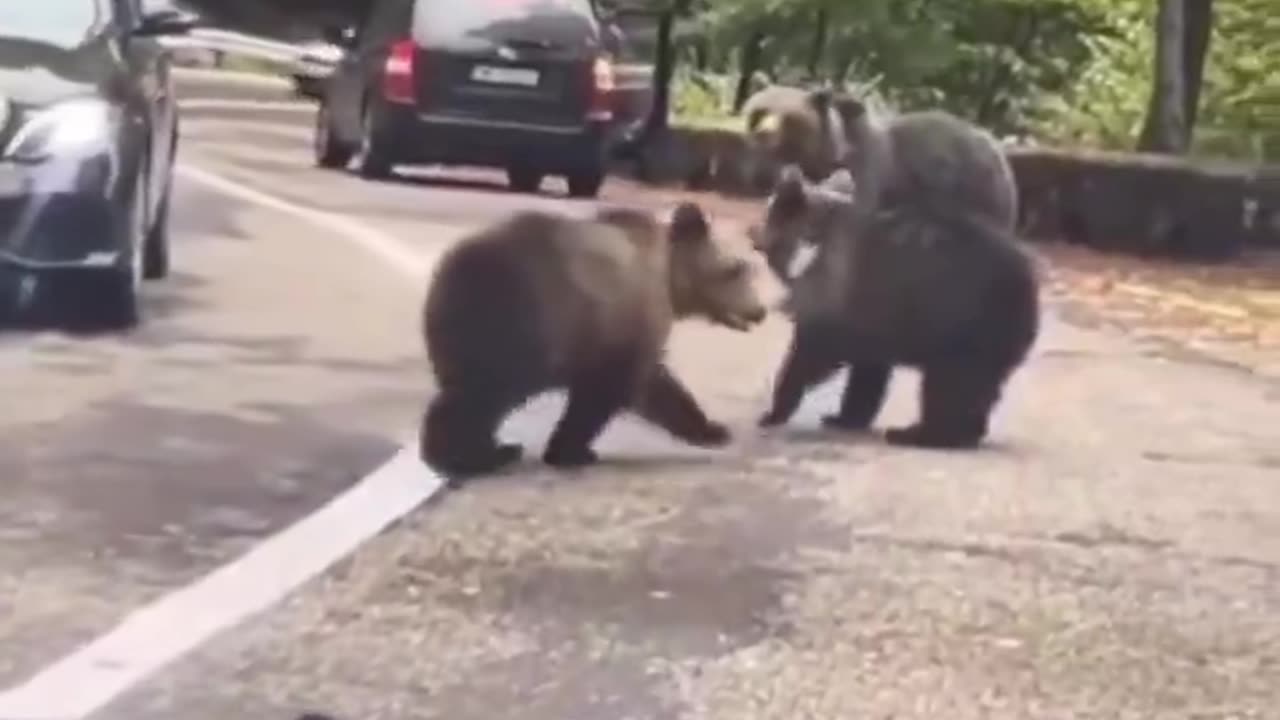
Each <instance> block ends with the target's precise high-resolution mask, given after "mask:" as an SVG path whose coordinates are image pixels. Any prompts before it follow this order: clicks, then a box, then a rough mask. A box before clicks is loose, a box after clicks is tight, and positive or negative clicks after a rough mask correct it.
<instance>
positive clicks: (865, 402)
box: [822, 363, 893, 432]
mask: <svg viewBox="0 0 1280 720" xmlns="http://www.w3.org/2000/svg"><path fill="white" fill-rule="evenodd" d="M892 375H893V366H892V365H879V364H869V363H856V364H853V365H850V366H849V377H848V379H846V380H845V384H844V394H843V395H841V397H840V411H839V412H837V413H835V414H833V415H826V416H824V417H823V418H822V424H823V425H824V426H826V427H828V428H830V429H832V430H846V431H849V432H859V431H863V430H866V429H867V428H869V427H871V423H872V421H873V420H875V418H876V415H878V414H879V413H880V408H881V407H882V406H883V405H884V396H885V393H886V392H887V391H888V389H889V378H890V377H891V376H892Z"/></svg>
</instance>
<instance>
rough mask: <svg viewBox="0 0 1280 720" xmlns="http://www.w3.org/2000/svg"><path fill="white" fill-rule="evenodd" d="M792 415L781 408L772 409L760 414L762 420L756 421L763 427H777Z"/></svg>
mask: <svg viewBox="0 0 1280 720" xmlns="http://www.w3.org/2000/svg"><path fill="white" fill-rule="evenodd" d="M789 418H790V415H789V414H787V413H784V412H781V411H779V410H770V411H769V412H767V413H765V414H764V415H761V416H760V420H759V421H758V422H757V423H756V424H757V425H759V426H760V427H762V428H769V427H777V426H779V425H781V424H783V423H785V422H786V421H787V420H788V419H789Z"/></svg>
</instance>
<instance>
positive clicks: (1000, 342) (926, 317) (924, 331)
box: [760, 172, 1040, 448]
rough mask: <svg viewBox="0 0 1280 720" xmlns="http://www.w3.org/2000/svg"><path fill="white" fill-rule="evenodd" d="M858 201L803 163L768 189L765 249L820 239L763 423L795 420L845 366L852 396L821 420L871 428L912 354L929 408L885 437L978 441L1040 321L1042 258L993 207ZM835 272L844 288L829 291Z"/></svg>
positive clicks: (908, 441) (795, 291) (798, 292)
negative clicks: (864, 207) (809, 396)
mask: <svg viewBox="0 0 1280 720" xmlns="http://www.w3.org/2000/svg"><path fill="white" fill-rule="evenodd" d="M855 203H856V201H855V198H854V196H853V195H849V194H841V193H840V192H837V191H835V190H834V189H833V188H832V187H831V186H828V187H822V188H815V187H812V186H809V185H808V184H807V183H806V182H805V180H804V179H803V178H802V177H801V176H800V175H799V173H797V172H789V173H787V175H786V176H785V177H784V178H783V180H782V181H781V182H780V183H779V186H778V188H777V190H776V191H775V193H774V195H773V197H771V198H770V202H769V204H768V209H767V211H766V218H765V223H764V229H763V233H762V235H761V240H762V243H761V244H762V246H763V247H762V249H763V250H765V251H766V252H768V251H769V250H771V249H772V247H783V248H795V247H797V246H798V245H801V244H810V245H814V246H817V247H818V248H819V249H818V257H817V259H816V260H814V264H813V265H811V266H810V267H809V268H808V269H807V270H804V271H801V273H800V274H799V276H798V277H795V278H786V279H787V280H788V284H789V285H790V287H791V291H792V299H791V300H790V309H791V313H792V315H793V317H794V318H795V335H794V337H793V339H792V344H791V347H790V349H789V350H788V353H787V357H786V359H785V360H784V363H783V367H782V368H781V370H780V371H779V373H778V379H777V382H776V384H775V386H774V393H773V402H772V406H771V408H770V409H769V411H768V412H767V413H766V414H765V415H764V416H763V417H762V418H761V420H760V424H761V425H762V426H773V425H778V424H781V423H784V422H786V421H787V419H789V418H790V417H791V415H792V414H793V413H794V412H795V411H796V409H797V408H798V407H799V405H800V402H801V400H802V399H803V397H804V395H805V393H806V392H808V390H809V389H810V388H812V387H813V386H815V385H817V384H818V383H820V382H822V381H824V380H826V379H827V378H828V377H830V376H831V375H832V374H834V373H835V372H836V370H838V369H839V368H840V367H841V366H844V365H847V366H848V367H849V377H848V379H847V380H846V384H845V388H844V394H843V397H842V399H841V403H840V408H839V410H838V412H836V413H835V414H832V415H828V416H826V417H824V419H823V424H824V425H826V426H827V427H830V428H833V429H845V430H865V429H868V428H869V427H870V425H871V423H872V421H873V420H874V419H875V417H876V415H877V414H878V413H879V411H880V408H881V405H882V404H883V402H884V397H885V392H886V390H887V388H888V384H889V380H890V377H891V374H892V371H893V368H894V367H895V366H908V367H915V368H918V369H920V370H921V371H922V373H923V376H924V377H923V380H924V381H923V385H922V390H921V410H920V418H919V420H918V421H917V422H916V423H915V424H913V425H911V426H909V427H905V428H897V429H893V430H890V431H889V432H888V433H886V435H885V438H886V440H887V441H888V442H890V443H892V444H899V445H914V446H921V447H937V448H962V447H973V446H976V445H977V444H979V443H980V442H981V441H982V439H983V438H984V437H985V436H986V434H987V432H988V422H989V416H990V414H991V412H992V410H993V409H994V407H995V405H996V404H997V402H998V401H999V398H1000V395H1001V391H1002V388H1003V386H1004V384H1005V382H1006V381H1007V380H1008V378H1009V376H1010V375H1011V374H1012V373H1013V372H1014V371H1015V370H1016V369H1017V368H1018V367H1019V366H1020V365H1021V364H1022V363H1023V361H1024V360H1025V358H1026V357H1027V354H1028V353H1029V351H1030V349H1031V346H1032V344H1033V343H1034V342H1035V339H1036V337H1037V335H1038V333H1039V323H1040V320H1039V279H1038V274H1037V270H1036V268H1035V265H1034V264H1033V261H1032V258H1031V257H1030V256H1029V255H1028V254H1027V253H1026V251H1025V250H1024V249H1023V248H1022V247H1021V246H1020V243H1019V241H1018V240H1017V239H1016V238H1015V237H1013V236H1012V235H1011V232H1010V230H1009V229H1007V227H1006V226H1005V224H1004V223H1003V222H1001V221H1000V220H999V219H998V218H995V217H992V216H991V214H990V213H985V212H982V211H980V210H972V209H967V208H957V209H954V210H953V211H951V212H943V211H940V210H937V209H935V208H933V207H931V206H930V205H929V204H927V203H926V204H922V205H911V204H906V203H898V204H895V205H894V206H892V207H889V208H884V209H881V210H879V211H877V212H875V213H873V214H871V215H869V216H865V220H864V221H863V222H861V223H859V224H858V225H857V226H856V227H855V223H854V222H853V220H852V217H851V215H852V214H853V213H855V212H857V210H856V208H855ZM789 253H790V250H787V251H785V252H783V253H782V254H783V255H786V254H789ZM822 263H828V264H835V265H834V266H833V267H834V270H833V269H832V268H830V267H822ZM771 265H773V266H774V267H775V269H777V268H780V267H782V266H783V263H782V262H781V259H773V260H772V262H771ZM833 283H834V284H836V285H838V286H839V287H838V288H836V289H837V290H838V292H828V290H830V289H831V287H830V286H831V285H832V284H833Z"/></svg>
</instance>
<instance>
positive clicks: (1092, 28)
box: [675, 0, 1280, 159]
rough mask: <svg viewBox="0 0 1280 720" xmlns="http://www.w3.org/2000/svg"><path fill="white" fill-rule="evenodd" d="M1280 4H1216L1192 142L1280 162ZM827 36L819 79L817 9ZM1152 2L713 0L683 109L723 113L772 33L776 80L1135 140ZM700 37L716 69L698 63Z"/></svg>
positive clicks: (1041, 128)
mask: <svg viewBox="0 0 1280 720" xmlns="http://www.w3.org/2000/svg"><path fill="white" fill-rule="evenodd" d="M1276 1H1277V0H1218V1H1217V2H1216V3H1215V15H1216V17H1215V28H1214V33H1213V39H1212V42H1211V45H1210V53H1209V58H1208V61H1207V63H1206V68H1205V76H1204V87H1203V90H1202V94H1201V101H1200V106H1199V114H1198V122H1197V132H1196V136H1195V143H1194V149H1195V151H1196V152H1198V153H1203V154H1214V155H1228V156H1234V157H1240V158H1249V159H1259V158H1269V159H1277V158H1280V52H1276V51H1275V50H1274V49H1273V48H1275V47H1277V45H1276V44H1277V42H1280V41H1278V40H1277V39H1278V38H1280V12H1277V11H1276V8H1277V6H1276ZM823 9H825V11H826V12H827V15H828V18H829V26H828V32H827V44H826V47H825V48H823V51H822V54H821V60H822V61H821V63H820V66H819V68H818V73H817V76H816V77H809V76H808V72H807V68H806V66H807V65H808V63H809V60H810V58H811V56H812V54H813V48H814V42H815V37H816V35H815V25H816V19H817V16H818V12H819V10H823ZM1154 15H1155V3H1154V2H1153V0H858V2H850V1H849V0H701V1H700V2H699V1H695V2H694V3H693V8H692V13H691V15H690V17H688V18H687V19H686V20H685V21H684V23H683V24H682V26H681V31H680V32H679V33H678V36H679V38H680V39H681V49H682V53H683V54H682V60H681V65H682V67H684V68H685V69H684V70H682V71H681V72H680V73H678V75H677V80H676V82H677V85H676V92H675V107H676V109H677V110H676V112H677V114H678V115H680V116H683V117H690V116H692V117H698V118H711V117H715V116H724V115H726V114H727V112H728V108H729V107H730V105H731V101H732V100H731V99H732V90H733V86H734V84H735V83H736V80H737V72H738V61H739V57H740V55H741V50H742V45H743V43H744V42H745V41H746V39H747V38H748V37H749V36H750V34H751V33H752V31H753V30H755V29H757V28H760V29H763V30H764V31H765V33H766V36H765V42H764V45H763V47H762V51H763V57H764V58H765V61H764V63H763V65H762V68H761V69H762V70H764V71H765V73H766V74H767V75H768V76H769V78H770V79H771V80H772V81H774V82H782V83H788V84H799V83H804V82H822V83H835V84H841V83H844V82H846V81H855V82H859V83H865V82H868V81H871V82H875V83H877V88H878V90H879V92H880V93H881V94H882V95H883V96H884V97H885V98H886V99H887V100H888V101H889V102H890V103H891V104H892V105H893V106H896V107H898V108H900V109H911V108H918V107H944V108H947V109H949V110H951V111H953V112H956V113H958V114H960V115H963V116H966V117H969V118H972V119H974V120H976V121H978V122H980V123H982V124H983V125H986V126H987V127H990V128H991V129H992V130H994V131H995V132H997V133H1000V134H1005V133H1018V134H1031V135H1034V136H1037V137H1039V138H1041V139H1043V140H1045V141H1047V142H1054V143H1068V144H1084V145H1092V146H1099V147H1107V148H1125V149H1127V148H1131V147H1132V146H1133V144H1134V140H1135V138H1136V137H1137V134H1138V132H1139V130H1140V128H1141V125H1142V121H1143V117H1144V114H1145V112H1146V108H1147V103H1148V98H1149V94H1150V91H1151V73H1152V52H1153V44H1154V32H1153V22H1154ZM695 43H698V44H700V45H701V48H702V49H703V51H704V55H705V57H706V58H707V60H708V61H709V62H708V67H707V69H706V71H705V72H693V71H691V70H689V69H688V68H689V67H690V66H691V63H690V59H691V56H690V55H689V51H690V48H691V46H692V45H693V44H695Z"/></svg>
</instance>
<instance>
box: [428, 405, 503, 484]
mask: <svg viewBox="0 0 1280 720" xmlns="http://www.w3.org/2000/svg"><path fill="white" fill-rule="evenodd" d="M514 404H515V403H507V402H504V401H502V400H501V399H499V398H495V397H488V398H485V397H470V396H466V395H463V394H460V393H445V392H441V393H439V394H438V395H436V397H434V398H432V399H431V402H430V403H429V404H428V406H427V410H426V412H425V414H424V415H423V420H422V432H421V437H420V446H419V454H420V456H421V458H422V461H423V462H424V463H426V464H427V465H430V466H432V467H434V468H436V469H438V470H439V471H440V472H442V473H443V474H444V475H445V476H446V482H447V484H448V485H449V487H457V486H458V485H460V484H461V483H463V482H464V481H466V480H468V479H470V478H472V477H474V476H477V475H487V474H490V473H494V472H497V471H499V470H501V469H503V468H505V467H507V466H508V465H512V464H514V463H516V462H518V461H519V460H520V458H521V457H522V456H523V454H524V449H523V448H522V447H521V446H520V445H518V444H514V443H499V442H497V440H496V433H497V429H498V426H499V424H500V423H501V422H502V419H503V417H504V416H505V415H506V412H507V410H508V409H510V407H512V406H513V405H514Z"/></svg>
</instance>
